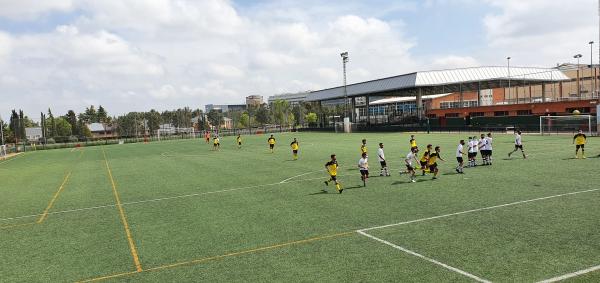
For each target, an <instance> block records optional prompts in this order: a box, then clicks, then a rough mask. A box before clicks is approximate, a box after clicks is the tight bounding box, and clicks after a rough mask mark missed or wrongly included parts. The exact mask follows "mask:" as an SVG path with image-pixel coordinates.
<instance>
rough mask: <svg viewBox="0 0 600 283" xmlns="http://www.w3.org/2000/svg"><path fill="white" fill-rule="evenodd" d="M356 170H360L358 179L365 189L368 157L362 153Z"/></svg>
mask: <svg viewBox="0 0 600 283" xmlns="http://www.w3.org/2000/svg"><path fill="white" fill-rule="evenodd" d="M358 170H360V179H361V180H362V181H363V186H364V187H366V186H367V179H369V157H368V156H367V154H366V153H363V154H362V156H361V158H360V159H359V160H358Z"/></svg>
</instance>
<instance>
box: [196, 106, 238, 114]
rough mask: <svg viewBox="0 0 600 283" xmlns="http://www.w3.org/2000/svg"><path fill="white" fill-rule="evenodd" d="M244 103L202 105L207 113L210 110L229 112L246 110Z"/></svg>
mask: <svg viewBox="0 0 600 283" xmlns="http://www.w3.org/2000/svg"><path fill="white" fill-rule="evenodd" d="M246 108H247V107H246V104H228V105H227V104H222V105H219V104H206V105H205V106H204V110H205V113H207V114H208V112H210V111H211V110H215V111H218V112H221V113H226V112H230V111H245V110H246Z"/></svg>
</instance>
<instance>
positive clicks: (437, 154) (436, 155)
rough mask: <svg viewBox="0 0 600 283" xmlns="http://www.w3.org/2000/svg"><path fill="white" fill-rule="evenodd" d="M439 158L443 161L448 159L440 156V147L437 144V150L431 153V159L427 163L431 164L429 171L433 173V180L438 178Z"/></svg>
mask: <svg viewBox="0 0 600 283" xmlns="http://www.w3.org/2000/svg"><path fill="white" fill-rule="evenodd" d="M438 159H439V160H441V161H446V160H444V159H443V158H442V157H441V156H440V147H439V146H436V147H435V151H434V152H432V153H430V154H429V160H428V163H427V164H428V165H429V172H432V173H433V178H432V179H433V180H435V179H437V175H438V172H439V169H438V164H437V160H438Z"/></svg>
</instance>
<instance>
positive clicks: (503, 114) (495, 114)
mask: <svg viewBox="0 0 600 283" xmlns="http://www.w3.org/2000/svg"><path fill="white" fill-rule="evenodd" d="M494 116H508V111H495V112H494Z"/></svg>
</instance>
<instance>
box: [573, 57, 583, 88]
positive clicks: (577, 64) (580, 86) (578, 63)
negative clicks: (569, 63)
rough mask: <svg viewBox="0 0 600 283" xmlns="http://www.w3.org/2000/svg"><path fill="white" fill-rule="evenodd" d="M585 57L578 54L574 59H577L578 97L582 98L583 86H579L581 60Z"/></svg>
mask: <svg viewBox="0 0 600 283" xmlns="http://www.w3.org/2000/svg"><path fill="white" fill-rule="evenodd" d="M581 57H583V55H581V54H576V55H574V56H573V58H575V59H577V97H581V86H580V85H579V59H581Z"/></svg>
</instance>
